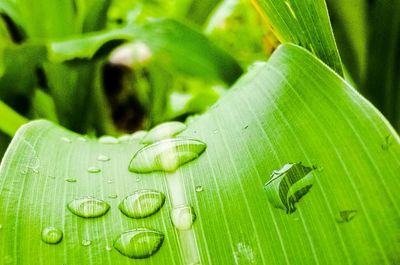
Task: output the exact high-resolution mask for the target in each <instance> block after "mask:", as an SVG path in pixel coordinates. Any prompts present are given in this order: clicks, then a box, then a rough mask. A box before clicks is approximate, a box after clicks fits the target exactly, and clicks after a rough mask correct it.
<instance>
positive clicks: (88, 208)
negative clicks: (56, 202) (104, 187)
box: [68, 197, 110, 218]
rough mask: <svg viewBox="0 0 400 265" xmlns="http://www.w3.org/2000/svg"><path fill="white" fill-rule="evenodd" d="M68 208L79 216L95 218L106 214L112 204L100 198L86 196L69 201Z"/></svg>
mask: <svg viewBox="0 0 400 265" xmlns="http://www.w3.org/2000/svg"><path fill="white" fill-rule="evenodd" d="M68 209H69V210H70V211H71V212H72V213H73V214H75V215H77V216H80V217H85V218H93V217H100V216H103V215H104V214H106V213H107V211H108V210H109V209H110V205H109V204H108V203H106V202H105V201H102V200H99V199H95V198H92V197H84V198H80V199H75V200H73V201H71V202H70V203H68Z"/></svg>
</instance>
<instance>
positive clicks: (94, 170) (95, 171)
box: [87, 166, 101, 173]
mask: <svg viewBox="0 0 400 265" xmlns="http://www.w3.org/2000/svg"><path fill="white" fill-rule="evenodd" d="M87 172H89V173H99V172H101V169H100V168H99V167H96V166H92V167H88V169H87Z"/></svg>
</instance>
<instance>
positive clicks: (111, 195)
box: [108, 194, 118, 199]
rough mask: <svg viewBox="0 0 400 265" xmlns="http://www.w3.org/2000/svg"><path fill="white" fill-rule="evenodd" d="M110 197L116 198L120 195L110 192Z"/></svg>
mask: <svg viewBox="0 0 400 265" xmlns="http://www.w3.org/2000/svg"><path fill="white" fill-rule="evenodd" d="M108 198H110V199H116V198H118V195H117V194H110V195H108Z"/></svg>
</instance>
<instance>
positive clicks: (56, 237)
mask: <svg viewBox="0 0 400 265" xmlns="http://www.w3.org/2000/svg"><path fill="white" fill-rule="evenodd" d="M62 238H63V232H62V231H61V230H60V229H58V228H55V227H52V226H49V227H46V228H44V229H43V230H42V240H43V242H45V243H47V244H58V243H60V241H61V240H62Z"/></svg>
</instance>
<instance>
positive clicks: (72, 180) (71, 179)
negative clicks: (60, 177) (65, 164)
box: [65, 178, 77, 183]
mask: <svg viewBox="0 0 400 265" xmlns="http://www.w3.org/2000/svg"><path fill="white" fill-rule="evenodd" d="M65 181H66V182H69V183H75V182H76V181H77V180H76V179H73V178H66V179H65Z"/></svg>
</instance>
